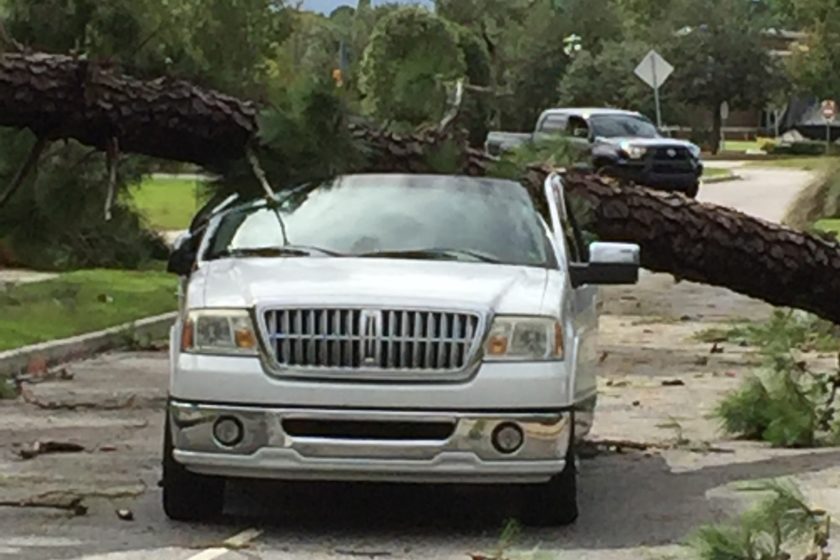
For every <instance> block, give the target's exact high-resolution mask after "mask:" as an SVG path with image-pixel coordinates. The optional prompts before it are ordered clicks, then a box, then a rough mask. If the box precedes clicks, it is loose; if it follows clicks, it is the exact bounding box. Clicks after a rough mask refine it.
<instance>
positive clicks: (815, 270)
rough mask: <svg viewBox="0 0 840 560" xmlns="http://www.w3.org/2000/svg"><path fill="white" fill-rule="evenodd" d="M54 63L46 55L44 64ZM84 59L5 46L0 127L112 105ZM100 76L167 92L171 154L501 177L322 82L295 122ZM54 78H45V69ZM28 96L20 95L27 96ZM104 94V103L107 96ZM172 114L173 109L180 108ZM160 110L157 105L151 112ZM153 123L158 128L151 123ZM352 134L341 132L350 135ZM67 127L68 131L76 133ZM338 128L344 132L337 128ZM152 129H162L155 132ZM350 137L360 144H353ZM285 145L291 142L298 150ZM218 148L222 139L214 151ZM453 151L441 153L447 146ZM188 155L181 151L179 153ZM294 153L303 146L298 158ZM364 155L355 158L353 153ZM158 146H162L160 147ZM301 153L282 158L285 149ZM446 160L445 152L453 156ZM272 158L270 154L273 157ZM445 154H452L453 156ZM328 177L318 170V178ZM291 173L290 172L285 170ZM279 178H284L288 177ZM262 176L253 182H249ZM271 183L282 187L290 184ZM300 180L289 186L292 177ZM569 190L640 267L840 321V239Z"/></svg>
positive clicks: (634, 196) (533, 188)
mask: <svg viewBox="0 0 840 560" xmlns="http://www.w3.org/2000/svg"><path fill="white" fill-rule="evenodd" d="M45 60H47V61H49V63H45ZM79 64H81V62H80V61H78V60H76V59H74V58H72V57H56V56H55V55H43V54H27V55H20V54H14V55H10V54H5V55H2V56H0V125H7V126H13V127H15V128H19V129H25V128H37V125H38V124H39V123H41V122H44V121H45V120H49V118H52V113H51V111H54V110H55V109H54V108H53V106H54V105H55V103H54V101H53V99H57V98H61V97H65V98H67V99H68V100H70V104H71V105H73V104H76V106H77V107H82V109H84V110H88V111H90V110H98V111H101V110H102V109H103V108H107V105H108V104H109V103H108V98H107V96H106V93H105V92H108V91H110V90H111V87H102V88H94V89H87V90H86V89H85V86H84V83H85V81H86V80H89V79H90V77H89V76H88V75H87V74H86V73H84V72H79V71H78V65H79ZM94 71H95V72H96V74H95V76H94V78H95V81H96V83H97V84H101V85H103V86H113V85H116V84H121V87H122V88H123V91H135V92H137V93H138V95H136V96H135V97H134V98H132V103H131V104H130V105H131V107H132V111H133V112H135V113H137V114H148V113H147V111H148V110H149V108H150V107H154V106H155V104H158V105H159V107H161V108H166V107H167V102H166V101H165V100H166V99H169V100H170V101H169V102H168V103H169V104H170V105H172V106H173V107H178V109H177V110H178V111H181V112H182V113H181V115H180V117H181V118H180V119H179V120H178V121H177V122H176V124H174V125H171V126H172V130H171V133H173V134H176V133H177V134H178V135H179V137H178V138H179V144H185V145H193V149H192V150H191V149H189V148H187V147H184V146H173V145H170V146H171V149H172V150H173V152H172V153H173V157H178V156H177V154H182V153H198V152H199V150H197V149H196V147H198V146H203V147H204V148H205V149H206V150H207V152H208V153H215V154H216V155H215V156H214V157H212V158H209V159H208V161H209V163H212V164H215V165H216V166H219V167H227V168H228V169H239V167H238V162H237V161H228V162H227V165H225V166H222V164H223V163H225V161H224V160H237V159H238V160H241V159H243V156H245V155H246V154H248V153H249V151H251V150H253V149H255V143H256V142H258V141H259V139H260V138H263V143H262V144H263V145H262V146H261V150H263V151H264V152H263V153H265V155H266V156H274V155H275V153H274V152H273V151H272V150H273V149H274V148H275V146H276V145H277V144H276V142H273V141H272V138H273V137H275V136H279V137H280V140H281V141H282V142H285V143H286V145H287V147H286V148H285V150H282V149H281V150H280V152H281V153H280V154H279V155H280V156H281V157H279V158H278V160H279V164H278V165H277V168H278V169H279V172H280V173H288V171H287V167H288V165H289V164H293V163H297V162H298V160H300V161H309V162H310V164H309V167H308V168H305V167H303V166H301V167H299V168H298V169H297V173H298V174H297V175H296V176H295V177H294V179H295V180H301V179H303V178H304V176H307V175H308V176H309V178H316V179H317V178H318V177H325V176H330V175H334V174H336V173H343V172H358V171H361V170H367V171H374V172H385V171H396V172H440V171H441V170H443V165H444V164H445V166H446V169H445V170H446V171H447V172H458V173H465V174H472V175H482V174H494V173H496V172H497V171H496V165H497V162H495V161H493V160H492V159H490V158H488V157H487V156H485V155H484V154H483V153H481V152H479V151H477V150H471V149H469V148H468V146H467V145H466V142H465V141H464V140H463V139H460V138H458V135H457V130H458V128H457V126H449V127H443V128H441V129H439V130H438V129H431V130H429V129H427V130H426V131H424V132H422V133H414V134H394V133H390V132H387V131H382V130H381V129H378V128H371V127H368V126H365V125H359V124H352V125H351V124H348V123H347V122H346V121H345V120H343V119H342V108H341V107H340V106H337V105H336V104H335V100H336V99H337V97H336V96H335V94H334V91H333V90H329V89H324V87H325V86H324V84H321V86H320V88H316V89H314V90H312V91H311V93H310V94H309V95H308V101H306V102H305V103H303V104H302V105H301V107H300V108H299V109H298V110H297V111H294V112H293V114H294V115H296V118H297V121H296V122H295V123H292V124H291V125H288V124H287V122H286V121H284V120H282V119H281V120H279V121H270V120H267V119H265V118H263V119H260V118H258V116H257V114H256V111H253V110H251V107H252V105H251V104H250V103H246V102H242V101H238V100H235V99H232V98H227V97H224V96H221V95H220V94H218V93H215V92H212V91H207V90H201V89H200V88H196V87H195V86H189V85H188V84H180V86H179V87H181V88H186V89H187V90H189V91H192V92H194V93H195V95H196V98H198V99H205V100H216V101H219V100H222V99H224V100H225V104H224V105H217V104H215V103H209V104H207V103H206V102H205V106H201V105H197V104H194V103H181V101H180V100H174V101H173V100H172V98H171V97H169V96H167V92H165V91H164V92H163V93H162V94H161V96H160V97H159V98H157V99H155V98H150V97H147V96H145V95H142V92H144V91H145V89H146V88H147V87H149V85H150V84H152V83H155V82H148V81H145V82H144V81H139V80H135V79H131V78H129V77H126V76H123V75H119V74H117V73H115V72H114V71H113V70H108V69H102V68H99V69H94ZM51 73H55V75H63V76H66V78H65V79H64V80H63V81H58V82H51V81H50V80H51V79H52V78H51V75H50V74H51ZM45 74H46V75H45ZM21 91H25V92H27V95H25V96H21V95H19V92H21ZM103 102H104V103H103ZM171 110H173V111H175V110H176V109H174V108H173V109H171ZM152 112H154V111H152ZM103 115H104V117H102V118H104V120H97V119H94V120H93V121H91V122H79V121H76V122H75V123H73V122H71V123H68V124H73V125H75V126H76V127H78V129H77V130H86V129H88V128H90V127H100V128H103V129H104V130H105V132H100V133H98V134H97V133H94V132H93V131H88V132H87V133H86V134H81V133H76V135H77V136H81V137H85V138H96V137H108V136H109V135H110V134H118V135H121V134H126V133H128V132H129V131H130V130H131V127H123V126H120V125H121V124H122V123H123V122H124V119H125V118H127V117H124V116H123V115H122V113H120V112H111V113H109V112H108V111H107V110H105V111H104V112H103ZM214 127H223V128H226V129H228V130H231V131H235V130H237V129H239V130H240V131H241V134H239V135H233V136H225V135H210V136H208V135H207V130H209V129H212V128H214ZM148 130H149V131H150V132H153V133H154V127H153V126H149V127H148ZM342 130H344V132H345V133H344V134H341V131H342ZM301 131H302V132H307V133H308V134H310V136H308V137H306V144H305V145H304V147H303V148H298V147H297V145H298V144H300V141H299V140H298V138H297V135H296V134H297V133H298V132H301ZM72 132H73V129H72V128H64V129H62V130H61V131H60V134H70V133H72ZM337 133H339V134H337ZM153 135H154V134H153ZM350 142H352V146H351V145H350ZM152 144H153V142H152V141H149V142H148V143H146V144H142V143H136V144H134V147H135V149H138V150H140V149H143V150H148V149H155V150H160V149H161V148H160V147H153V146H152ZM288 144H294V146H291V147H289V146H288ZM214 146H215V147H214ZM442 146H443V147H445V148H446V149H445V150H442V149H441V147H442ZM176 149H177V150H179V151H177V152H176V151H175V150H176ZM295 150H299V153H298V155H295V153H296V152H295ZM348 151H349V152H351V153H353V154H356V155H358V156H359V157H358V158H357V159H351V160H347V159H345V158H346V156H345V155H344V154H345V153H346V152H348ZM155 153H159V152H155ZM284 154H286V155H288V154H292V157H291V158H288V157H287V158H286V159H283V157H282V156H283V155H284ZM442 156H446V157H445V158H444V157H442ZM264 159H273V157H272V158H268V157H266V158H264ZM444 160H445V161H444ZM523 171H524V176H523V178H522V181H523V184H524V185H525V186H526V187H527V188H528V189H529V190H530V192H531V193H532V195H533V198H534V200H535V202H536V203H537V205H538V207H541V208H542V211H543V212H545V201H544V199H543V198H542V192H543V190H542V185H543V181H544V179H545V177H546V174H547V173H549V172H551V169H550V168H546V167H545V166H530V167H529V168H528V169H526V170H523ZM319 174H320V175H319ZM287 176H288V175H287ZM281 177H282V175H281ZM252 182H253V181H252ZM274 184H279V185H284V183H282V182H274ZM285 184H291V183H285ZM565 186H566V191H567V193H568V194H569V195H570V196H572V197H577V198H578V199H579V200H580V201H582V203H583V204H584V205H585V206H587V207H588V209H587V211H586V212H585V213H584V219H583V221H584V225H585V226H586V227H587V228H588V229H589V231H591V232H594V233H595V234H596V235H597V236H598V237H599V238H601V239H603V240H609V241H632V242H635V243H639V244H640V245H641V247H642V253H641V254H642V265H643V266H644V267H645V268H648V269H650V270H653V271H660V272H670V273H672V274H675V275H677V276H679V277H680V278H683V279H686V280H692V281H697V282H703V283H708V284H713V285H720V286H724V287H728V288H730V289H733V290H735V291H738V292H740V293H743V294H746V295H748V296H751V297H756V298H760V299H763V300H765V301H768V302H770V303H773V304H776V305H786V306H792V307H798V308H801V309H805V310H808V311H812V312H814V313H816V314H818V315H820V316H821V317H824V318H826V319H829V320H831V321H834V322H838V323H840V299H838V298H837V297H834V296H835V295H836V294H837V293H840V244H838V243H836V242H835V241H830V240H827V239H824V238H821V237H818V236H815V235H811V234H808V233H802V232H797V231H795V230H792V229H789V228H786V227H783V226H779V225H774V224H768V223H767V222H765V221H763V220H759V219H756V218H752V217H749V216H746V215H743V214H741V213H738V212H736V211H734V210H731V209H726V208H720V207H715V206H713V205H709V204H702V203H699V202H697V201H694V200H691V199H688V198H686V197H684V196H682V195H679V194H673V193H660V192H656V191H652V190H649V189H645V188H641V187H640V188H631V189H628V188H623V187H620V186H618V185H612V184H606V183H604V182H603V181H601V180H600V179H598V178H597V177H594V176H590V175H585V174H580V173H576V172H568V173H566V175H565Z"/></svg>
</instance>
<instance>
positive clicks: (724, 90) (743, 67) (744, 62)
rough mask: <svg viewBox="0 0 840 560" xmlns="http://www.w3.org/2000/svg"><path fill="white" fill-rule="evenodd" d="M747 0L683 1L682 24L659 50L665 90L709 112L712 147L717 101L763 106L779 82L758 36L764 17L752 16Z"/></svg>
mask: <svg viewBox="0 0 840 560" xmlns="http://www.w3.org/2000/svg"><path fill="white" fill-rule="evenodd" d="M750 4H751V3H749V2H731V1H730V0H702V1H690V2H687V3H686V4H685V5H684V10H685V27H683V28H682V31H681V32H680V34H679V36H678V38H677V39H676V40H674V41H672V42H671V43H670V44H669V46H668V48H667V49H666V51H665V57H666V58H667V59H668V60H669V61H670V62H671V64H672V65H673V66H674V67H675V71H674V75H673V77H672V78H671V79H670V80H669V84H668V91H671V92H673V94H674V95H676V96H677V97H678V98H679V99H680V100H681V101H683V102H685V103H688V104H692V105H695V106H698V107H702V108H705V109H706V110H707V111H709V113H711V115H712V117H713V120H714V127H713V130H714V133H715V136H714V137H713V139H712V148H713V149H714V150H716V149H717V144H718V140H717V139H718V138H719V136H720V135H719V130H720V126H721V122H720V114H719V110H718V109H719V107H720V105H721V103H723V102H724V101H726V102H728V103H729V105H730V107H731V108H732V109H749V108H759V107H763V106H765V104H766V103H767V102H768V101H769V100H770V98H771V97H772V96H773V94H774V93H775V91H776V90H778V89H779V88H781V87H782V85H783V82H782V81H781V80H780V75H781V74H780V70H779V68H778V65H777V64H776V63H775V62H774V60H773V59H772V58H771V56H770V53H769V52H768V49H767V48H766V47H765V45H764V43H763V40H762V35H761V32H762V30H763V27H764V24H765V23H766V22H765V21H763V20H762V19H761V18H758V17H756V16H755V13H754V11H753V8H752V7H751V5H750Z"/></svg>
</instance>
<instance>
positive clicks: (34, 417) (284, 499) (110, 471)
mask: <svg viewBox="0 0 840 560" xmlns="http://www.w3.org/2000/svg"><path fill="white" fill-rule="evenodd" d="M738 172H739V174H741V175H742V176H743V180H741V181H733V182H727V183H720V184H714V185H707V186H706V187H705V188H703V190H702V191H701V200H704V201H708V202H714V203H717V204H727V205H733V206H735V207H736V208H738V209H740V210H742V211H745V212H748V213H752V214H755V215H758V216H760V217H763V218H765V219H769V220H778V219H780V218H781V216H782V215H783V213H784V210H785V207H786V206H787V205H788V204H789V202H790V201H791V200H792V198H793V197H794V196H795V194H796V193H797V192H798V190H799V189H800V188H801V187H802V186H803V185H804V184H805V183H806V182H807V181H808V179H809V176H808V175H807V174H806V173H802V172H795V171H787V170H759V169H752V168H744V169H739V170H738ZM644 283H645V285H643V286H640V287H639V288H638V289H636V288H634V289H632V290H629V291H628V290H624V291H622V292H613V296H612V297H613V299H614V300H615V302H614V303H615V305H613V306H612V308H611V309H612V311H611V312H612V313H613V314H612V315H610V316H608V317H605V321H604V331H605V333H604V334H605V337H604V338H605V341H604V346H603V348H605V354H604V358H605V361H604V366H603V368H604V372H603V373H604V376H605V377H606V378H609V379H614V380H630V381H628V383H629V387H627V388H624V389H621V390H616V389H614V388H605V394H604V395H603V398H602V401H601V402H599V411H598V414H599V419H598V420H597V422H596V428H595V433H596V435H598V434H600V435H601V436H608V437H623V438H631V439H637V440H639V439H647V440H650V439H654V440H664V439H667V438H669V437H671V433H670V432H669V431H667V430H663V429H662V428H661V426H662V423H663V422H667V421H668V419H669V418H672V417H674V416H680V415H683V416H684V418H683V416H681V422H683V423H684V425H685V434H686V437H690V438H698V439H704V440H714V438H716V437H718V436H717V435H716V431H715V430H716V429H715V426H714V425H713V423H712V422H711V421H709V420H706V419H705V417H706V415H707V413H708V411H709V407H710V406H713V404H714V402H716V399H717V396H716V395H717V392H719V391H720V390H721V388H722V387H724V388H725V387H731V386H733V384H734V383H735V382H736V380H734V379H728V378H722V379H715V380H712V379H711V377H712V376H713V375H717V373H716V372H718V371H721V370H722V369H723V368H725V369H726V371H738V372H739V375H740V371H741V370H740V369H739V368H743V367H746V366H745V365H744V363H742V362H744V361H745V360H747V358H745V355H744V354H743V352H741V351H740V350H739V351H738V352H736V353H732V354H730V353H729V352H727V353H726V354H724V355H721V356H715V357H713V358H711V359H710V361H709V363H708V364H707V365H705V366H702V367H700V366H697V365H695V362H697V360H696V356H697V355H698V353H700V354H706V355H708V350H707V349H706V348H704V347H702V346H700V345H698V344H697V343H686V342H685V341H686V340H690V339H691V337H690V335H691V332H692V331H693V330H696V329H699V328H702V327H703V325H702V324H700V323H698V324H694V323H691V322H688V323H685V322H683V323H681V322H680V321H679V320H678V319H676V320H675V319H674V317H677V318H678V317H679V316H680V314H682V313H684V304H690V305H691V307H692V309H698V310H702V309H704V308H706V309H708V308H713V307H714V305H713V304H712V303H711V302H710V301H711V300H712V299H715V298H718V296H719V292H720V290H717V291H713V290H712V289H708V290H707V291H704V290H706V289H705V288H703V287H696V286H694V287H692V285H687V284H684V283H683V284H680V285H676V286H673V285H672V284H671V282H670V281H669V280H668V279H667V278H663V277H661V276H657V277H655V278H654V277H649V276H648V277H646V279H645V280H644ZM648 284H649V285H648ZM730 299H731V300H732V301H730V302H729V303H727V313H730V312H731V313H736V309H738V305H739V300H738V296H733V298H730ZM689 300H690V301H689ZM619 304H620V305H619ZM730 306H731V307H730ZM609 307H610V306H609V305H608V308H609ZM743 309H747V308H746V307H743ZM749 309H750V313H753V312H754V311H755V309H754V307H750V308H749ZM720 319H721V317H716V318H715V320H720ZM709 320H711V319H709ZM607 354H609V355H611V356H614V357H612V358H609V359H606V356H607ZM697 363H700V362H697ZM70 370H71V372H72V373H73V374H74V379H73V380H72V381H54V382H48V383H43V384H40V385H35V386H33V388H32V391H33V395H34V396H35V398H38V399H41V400H42V402H49V401H52V402H70V403H76V404H77V405H78V404H80V403H81V404H84V403H90V402H100V403H102V402H109V403H116V405H117V406H113V407H111V408H117V410H108V411H105V410H97V409H96V408H93V409H89V410H88V409H85V408H84V407H82V408H77V409H76V410H42V409H38V408H36V407H34V406H32V405H31V404H22V403H4V404H0V418H3V423H2V424H0V502H15V501H26V500H30V501H32V500H33V499H35V502H39V501H40V502H45V501H46V502H51V501H52V502H54V503H59V504H60V503H64V502H66V501H67V499H68V497H69V498H72V497H73V496H81V497H83V498H84V500H85V504H86V505H87V507H88V508H89V510H88V512H87V514H86V515H83V516H72V515H69V514H68V513H67V512H66V511H63V510H60V509H56V508H51V507H43V508H40V507H38V508H36V507H8V506H6V507H4V506H0V528H2V531H0V560H5V558H9V559H11V558H15V559H17V558H21V559H33V560H34V559H47V558H49V559H53V558H56V559H64V558H67V559H69V558H74V559H75V558H88V559H101V560H117V559H119V560H123V559H125V560H129V559H131V560H134V559H138V560H139V559H147V558H155V559H162V560H215V559H221V560H233V559H245V558H266V559H288V558H305V559H307V560H315V559H322V558H323V559H331V560H335V559H338V560H340V559H353V558H386V559H387V558H395V559H414V558H416V559H424V560H425V559H431V558H435V559H438V558H440V559H449V558H452V559H455V558H458V559H466V558H468V554H470V553H478V552H482V553H492V552H493V551H494V549H495V548H496V547H497V545H498V541H499V537H500V535H501V534H502V528H503V527H504V526H505V524H506V523H507V520H508V519H511V518H515V517H517V514H518V511H519V509H518V508H519V507H520V506H521V504H520V503H519V502H518V500H517V499H516V496H515V495H513V494H512V493H511V492H510V491H509V489H506V488H495V489H491V490H489V491H481V492H476V491H475V490H474V489H462V488H458V489H451V488H437V487H433V488H426V487H422V488H418V487H409V488H399V487H397V488H395V487H381V486H376V487H367V486H359V487H345V486H323V485H321V486H307V485H304V486H294V487H287V486H285V485H277V484H257V485H255V484H236V485H234V486H233V487H232V488H231V489H230V491H229V495H228V505H229V507H228V511H227V513H228V515H227V516H226V518H225V519H224V520H223V521H221V522H219V523H216V524H209V525H207V524H183V523H173V522H170V521H168V520H166V518H165V517H164V515H163V513H162V511H161V509H160V505H159V504H160V491H159V489H158V487H157V481H158V478H159V468H158V465H159V449H160V433H161V422H162V409H163V408H162V402H163V399H164V398H165V391H166V376H167V362H166V355H165V354H163V353H137V354H134V353H119V354H111V355H105V356H100V357H98V358H96V359H94V360H90V361H87V362H82V363H77V364H71V365H70ZM662 375H671V376H675V377H680V378H681V379H685V380H686V383H687V385H696V386H692V387H691V391H690V392H687V391H686V390H681V389H679V388H669V389H662V387H661V386H660V383H659V381H657V379H658V377H659V376H662ZM703 376H707V377H706V378H704V379H708V382H705V381H701V380H700V378H701V377H703ZM647 381H649V382H650V383H652V385H651V386H650V387H647V386H644V385H645V383H646V382H647ZM637 401H640V402H641V404H640V405H634V404H633V403H635V402H637ZM121 403H122V404H124V406H122V404H121ZM45 439H55V440H72V441H77V442H80V443H82V444H83V445H84V446H85V447H86V449H87V450H88V451H87V452H85V453H83V454H67V455H45V456H42V457H37V458H35V459H33V460H30V461H22V460H20V459H19V458H18V451H19V448H20V446H21V445H26V444H27V443H31V442H32V441H35V440H41V441H44V440H45ZM715 443H716V444H720V445H729V442H718V441H715ZM733 445H734V444H733ZM734 449H736V450H737V452H736V453H733V454H732V455H720V456H717V455H709V456H706V455H698V454H696V453H692V452H687V451H681V452H676V451H675V452H671V453H670V454H668V453H666V454H648V455H650V456H647V455H645V454H642V453H628V454H615V453H607V454H602V455H599V456H597V457H595V458H592V459H588V460H585V461H583V462H582V471H581V480H580V494H581V495H580V503H581V511H582V513H581V517H580V519H579V521H578V522H577V524H575V525H574V526H572V527H568V528H563V529H553V530H533V529H522V530H521V532H520V533H519V535H518V537H517V538H516V539H514V541H513V546H512V549H513V550H511V551H509V552H508V557H524V558H541V557H545V558H583V559H588V558H592V559H599V560H600V559H608V560H611V559H616V560H619V559H621V560H623V559H628V560H629V559H634V560H635V559H639V558H642V559H644V558H651V559H653V558H664V557H680V556H682V555H683V554H684V550H683V549H681V548H679V547H678V546H677V545H678V544H679V543H681V542H683V541H684V540H685V538H686V537H687V535H689V534H690V533H691V531H692V530H693V529H694V528H695V527H696V526H697V525H698V524H700V523H705V522H711V521H719V520H721V519H722V518H723V516H725V515H727V514H729V513H731V512H732V511H733V509H734V508H735V507H736V506H737V505H738V504H739V503H740V502H739V501H738V500H737V499H736V498H735V497H733V495H732V492H731V490H728V485H729V484H731V483H735V482H738V481H741V480H744V479H752V478H759V477H766V476H780V475H788V474H796V473H803V472H807V473H821V474H820V476H822V477H823V478H820V479H819V480H820V482H819V484H817V486H816V488H818V491H819V492H820V493H821V494H820V495H821V496H828V495H829V493H830V492H832V490H830V489H831V488H837V487H838V484H837V481H838V480H840V474H838V473H837V472H836V471H831V468H832V467H833V466H834V465H837V464H838V458H840V457H838V453H837V452H826V453H821V454H811V453H774V452H769V451H761V450H756V449H754V448H752V447H749V446H746V447H735V448H734ZM826 469H828V470H826ZM829 471H830V473H831V476H833V477H834V478H833V479H831V480H829V481H828V482H826V480H827V479H825V476H828V475H825V472H829ZM814 476H816V475H814ZM832 485H833V486H832ZM835 492H836V491H835ZM62 500H64V502H62ZM838 502H840V500H838ZM822 504H823V505H825V502H822ZM120 508H127V509H130V511H131V512H132V514H133V517H134V519H133V521H121V520H119V519H118V518H117V515H116V514H115V510H117V509H120ZM534 550H540V551H543V552H544V555H543V556H540V555H534V554H533V553H532V552H533V551H534Z"/></svg>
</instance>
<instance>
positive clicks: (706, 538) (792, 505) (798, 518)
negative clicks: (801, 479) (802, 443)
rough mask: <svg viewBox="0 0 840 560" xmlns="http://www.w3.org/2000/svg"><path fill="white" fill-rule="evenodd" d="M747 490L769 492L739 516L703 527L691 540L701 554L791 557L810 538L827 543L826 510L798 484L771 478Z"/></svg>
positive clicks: (739, 559)
mask: <svg viewBox="0 0 840 560" xmlns="http://www.w3.org/2000/svg"><path fill="white" fill-rule="evenodd" d="M743 490H744V491H749V492H761V493H764V494H769V495H768V496H767V497H765V498H764V499H763V500H761V501H760V502H758V503H757V504H755V506H754V507H753V508H752V509H750V510H749V511H747V512H745V513H744V514H742V515H741V516H740V517H739V518H738V519H736V520H732V521H730V522H727V523H725V524H715V525H705V526H703V527H701V528H700V529H699V530H698V531H697V532H696V533H695V535H694V536H693V537H692V539H691V540H690V546H691V548H692V549H693V551H694V553H695V554H696V555H697V557H698V558H700V559H702V560H776V559H779V558H790V551H791V550H792V549H793V548H794V547H798V546H801V545H803V544H805V543H806V542H807V539H809V538H810V539H812V542H814V543H819V545H818V546H820V545H824V544H827V538H828V537H827V534H826V533H825V532H824V531H825V530H824V527H825V526H826V524H827V517H826V515H825V513H824V512H822V511H818V510H815V509H813V508H811V507H810V506H809V505H808V503H807V502H806V500H805V498H804V497H803V496H802V494H801V492H800V491H799V489H798V488H797V487H796V486H795V485H794V484H792V483H790V482H786V481H780V480H771V481H768V482H764V483H760V484H755V485H752V486H749V487H745V488H744V489H743ZM820 547H821V548H822V546H820Z"/></svg>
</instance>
